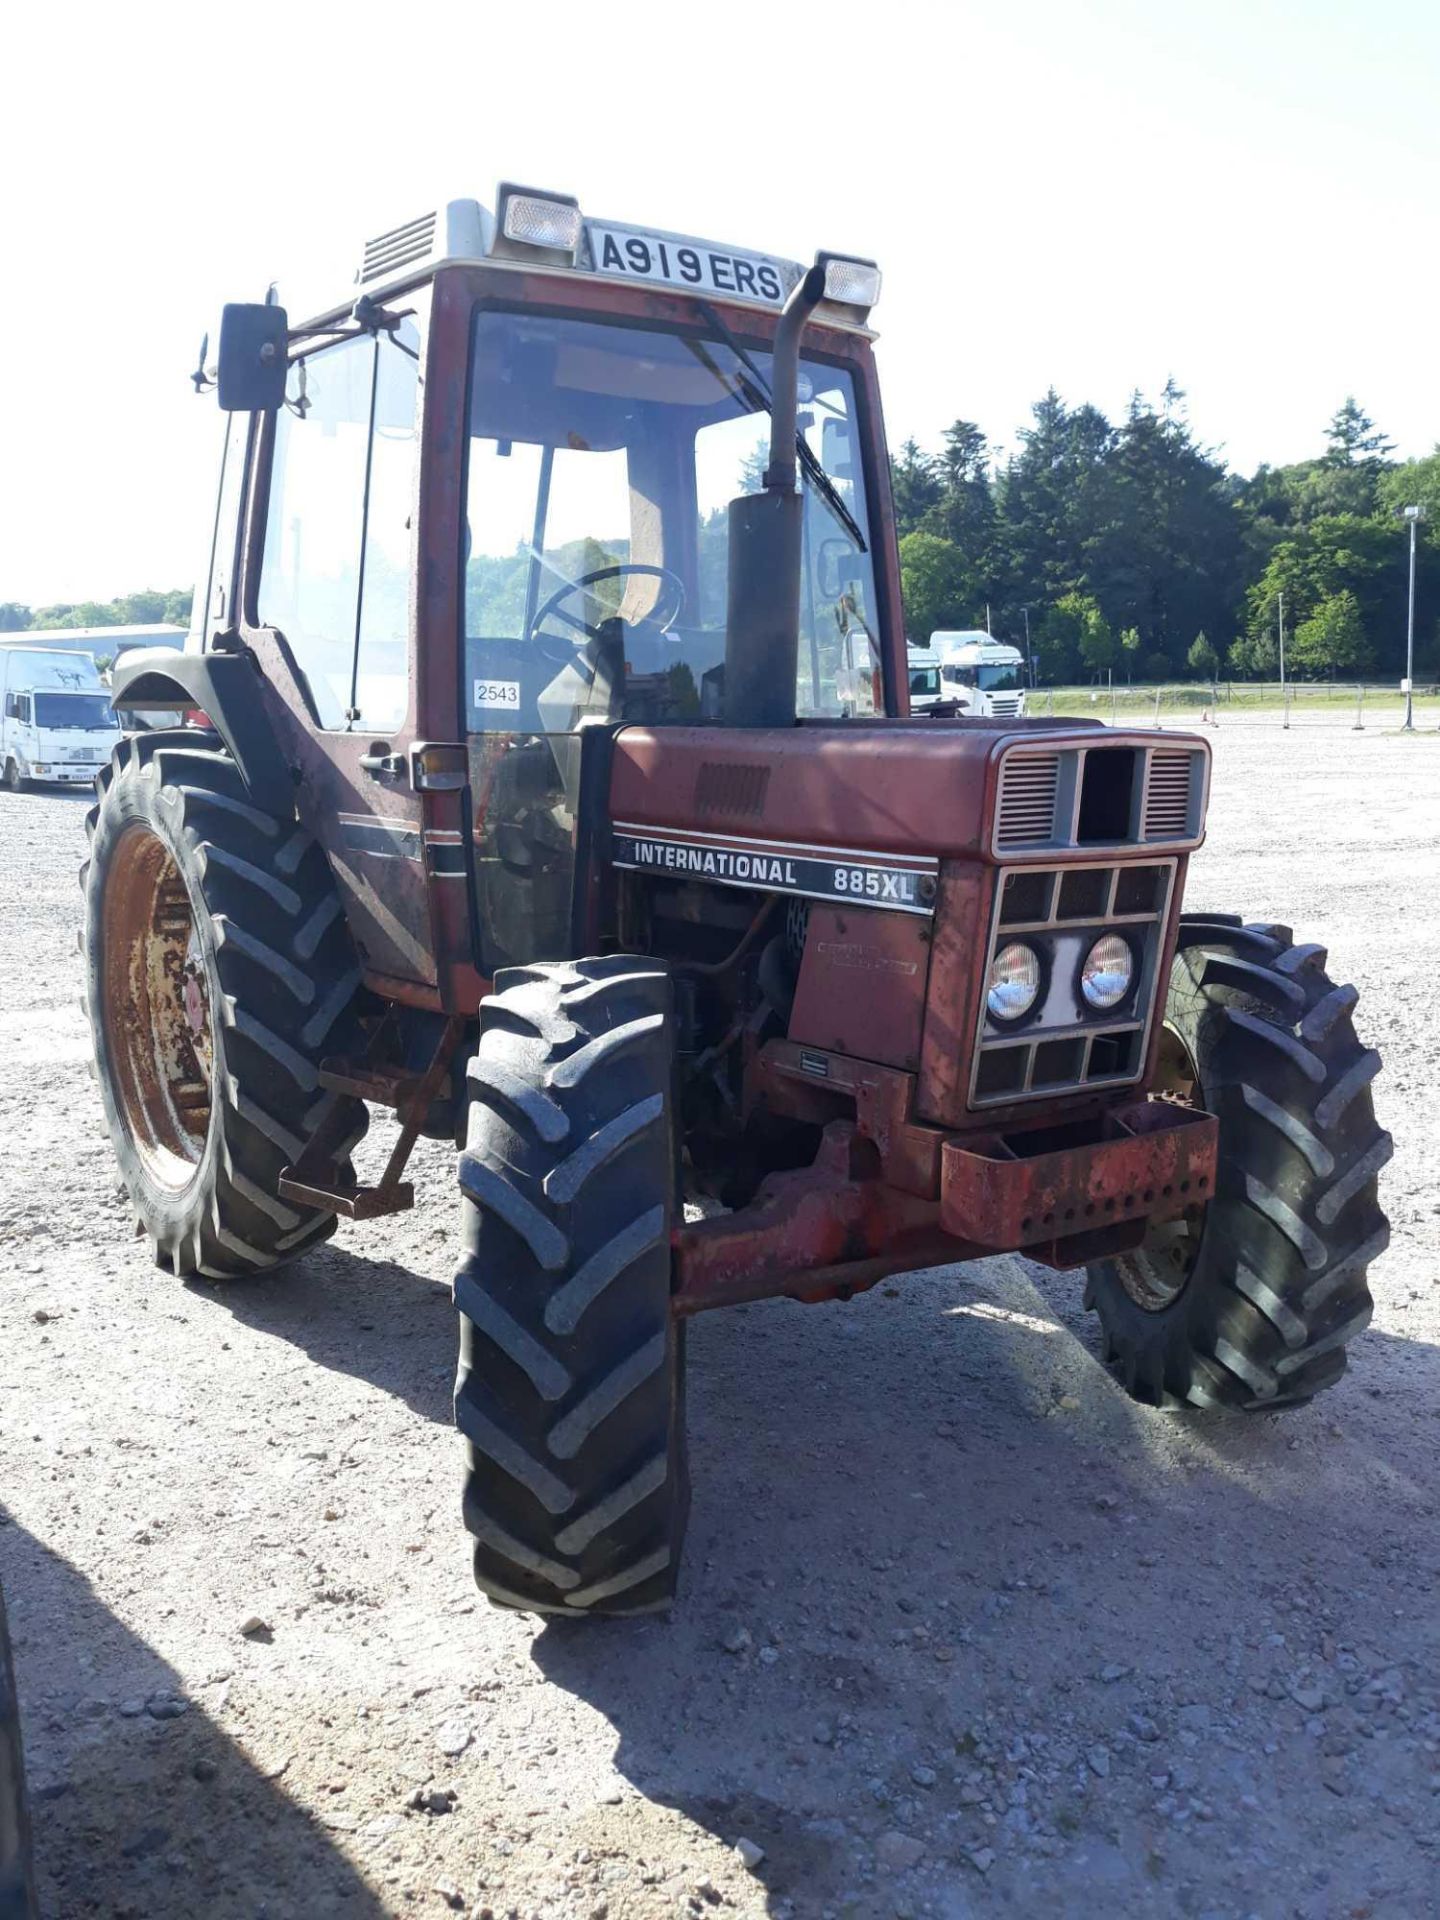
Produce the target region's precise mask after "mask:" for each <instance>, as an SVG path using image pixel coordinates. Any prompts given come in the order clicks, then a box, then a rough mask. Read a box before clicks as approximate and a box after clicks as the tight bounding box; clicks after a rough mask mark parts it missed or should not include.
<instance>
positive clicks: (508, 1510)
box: [455, 956, 689, 1618]
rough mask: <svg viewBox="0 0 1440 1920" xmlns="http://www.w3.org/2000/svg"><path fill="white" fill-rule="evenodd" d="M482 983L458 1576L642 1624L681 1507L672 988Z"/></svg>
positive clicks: (513, 1601) (460, 1383)
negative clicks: (461, 1572) (470, 1574)
mask: <svg viewBox="0 0 1440 1920" xmlns="http://www.w3.org/2000/svg"><path fill="white" fill-rule="evenodd" d="M495 984H496V988H497V991H496V993H495V994H494V995H493V997H492V998H490V999H488V1000H486V1001H485V1002H484V1004H483V1005H482V1007H481V1009H480V1043H479V1047H478V1049H477V1052H476V1054H475V1057H474V1059H473V1060H472V1062H471V1064H470V1069H469V1092H470V1102H471V1105H470V1119H469V1134H468V1141H467V1145H466V1149H465V1152H464V1154H463V1156H462V1158H461V1162H460V1185H461V1189H462V1192H463V1194H464V1202H463V1205H464V1217H465V1240H466V1254H465V1259H464V1262H463V1264H462V1265H461V1267H460V1270H459V1272H458V1274H457V1275H456V1279H455V1304H456V1307H457V1308H458V1309H459V1314H460V1365H459V1371H458V1374H457V1378H456V1387H455V1420H456V1424H457V1425H458V1427H459V1428H460V1431H461V1432H462V1433H463V1434H464V1435H465V1438H466V1441H467V1443H468V1445H467V1458H468V1473H467V1477H466V1483H465V1496H464V1513H465V1524H466V1526H467V1527H468V1529H469V1530H470V1532H471V1533H472V1534H473V1535H474V1537H475V1578H476V1581H477V1583H478V1584H479V1586H480V1587H481V1589H482V1590H483V1591H484V1592H485V1593H486V1594H488V1595H489V1597H490V1598H491V1600H492V1601H494V1602H495V1603H496V1604H497V1605H500V1606H505V1607H512V1608H520V1609H524V1610H528V1611H533V1612H542V1613H558V1614H564V1615H569V1616H570V1617H572V1618H573V1617H575V1616H577V1615H583V1614H634V1613H650V1612H655V1611H658V1610H661V1609H663V1608H665V1607H667V1606H668V1605H669V1604H670V1601H671V1599H672V1598H673V1595H674V1591H675V1578H676V1574H677V1571H678V1568H679V1560H680V1546H681V1540H682V1537H683V1534H684V1528H685V1519H686V1513H687V1509H688V1505H689V1483H688V1479H687V1475H686V1462H685V1432H684V1389H683V1381H684V1354H683V1340H682V1334H683V1329H682V1328H680V1327H679V1326H678V1324H677V1323H676V1321H675V1320H674V1318H673V1316H672V1314H671V1311H670V1290H671V1271H670V1231H671V1225H672V1222H673V1221H674V1219H675V1216H676V1210H677V1204H678V1203H677V1198H676V1190H677V1155H676V1145H675V1118H674V1114H675V1108H674V1100H673V1090H672V1079H673V1072H674V1057H673V1039H672V1032H671V1021H672V996H671V984H670V976H669V974H668V972H666V971H665V969H664V967H663V965H662V964H661V963H660V962H658V961H653V960H644V959H632V958H628V957H625V956H617V957H614V958H609V959H603V960H579V961H576V962H575V963H574V964H573V965H572V964H562V965H539V966H530V967H516V968H509V969H506V970H504V971H502V972H501V973H500V974H498V975H497V976H496V983H495Z"/></svg>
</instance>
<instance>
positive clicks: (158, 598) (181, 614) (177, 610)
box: [0, 587, 193, 633]
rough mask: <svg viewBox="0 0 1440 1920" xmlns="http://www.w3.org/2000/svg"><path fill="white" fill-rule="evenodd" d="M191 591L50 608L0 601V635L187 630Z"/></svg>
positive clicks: (63, 602) (151, 591)
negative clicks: (91, 629) (127, 629)
mask: <svg viewBox="0 0 1440 1920" xmlns="http://www.w3.org/2000/svg"><path fill="white" fill-rule="evenodd" d="M192 598H193V590H192V589H191V588H190V587H176V588H175V590H174V591H173V592H172V593H157V592H156V591H155V590H154V589H153V588H147V589H146V590H145V591H144V592H142V593H122V594H121V595H120V597H119V599H118V600H79V601H75V600H61V601H57V602H56V604H55V605H54V606H51V607H27V606H26V605H25V604H24V603H23V602H22V601H19V600H0V633H31V632H36V633H42V632H45V631H46V630H47V629H48V630H49V631H51V632H53V631H54V630H55V629H56V628H57V627H158V626H161V625H164V626H170V627H188V626H189V624H190V602H191V599H192Z"/></svg>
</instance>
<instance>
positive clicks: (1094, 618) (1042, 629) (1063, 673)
mask: <svg viewBox="0 0 1440 1920" xmlns="http://www.w3.org/2000/svg"><path fill="white" fill-rule="evenodd" d="M1033 633H1034V644H1035V657H1036V660H1037V661H1038V663H1039V667H1040V672H1041V675H1042V676H1043V677H1044V678H1045V679H1046V680H1049V681H1052V682H1054V683H1056V684H1060V683H1063V682H1064V681H1066V680H1073V679H1075V678H1076V677H1077V676H1078V675H1079V673H1080V672H1081V671H1082V670H1083V671H1086V672H1089V673H1091V674H1095V673H1103V672H1104V671H1105V669H1106V668H1107V667H1113V666H1114V664H1115V662H1116V660H1117V659H1118V657H1119V645H1118V643H1117V641H1116V639H1115V635H1114V633H1113V632H1112V631H1111V628H1110V626H1109V624H1108V622H1107V621H1106V619H1105V616H1104V614H1103V613H1102V612H1101V611H1100V608H1099V607H1098V606H1097V604H1096V603H1095V601H1094V600H1092V599H1091V598H1090V596H1089V595H1088V594H1085V593H1062V594H1061V595H1060V597H1059V599H1058V600H1056V601H1055V602H1054V604H1053V605H1052V606H1050V607H1047V608H1046V610H1045V614H1044V616H1043V618H1042V619H1041V620H1040V622H1039V624H1038V625H1037V626H1036V627H1035V628H1034V630H1033Z"/></svg>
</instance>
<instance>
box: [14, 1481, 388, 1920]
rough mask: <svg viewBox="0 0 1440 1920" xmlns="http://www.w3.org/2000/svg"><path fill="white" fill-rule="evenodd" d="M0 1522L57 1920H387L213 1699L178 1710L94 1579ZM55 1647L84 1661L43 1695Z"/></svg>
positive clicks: (149, 1655)
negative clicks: (209, 1708) (48, 1650)
mask: <svg viewBox="0 0 1440 1920" xmlns="http://www.w3.org/2000/svg"><path fill="white" fill-rule="evenodd" d="M0 1523H3V1524H0V1551H3V1556H4V1577H5V1593H6V1600H7V1604H8V1607H9V1612H10V1631H11V1636H12V1639H13V1641H14V1647H15V1666H16V1677H17V1682H18V1686H19V1693H20V1700H21V1706H22V1712H23V1714H24V1723H25V1743H26V1765H27V1769H28V1772H29V1777H30V1798H31V1806H32V1813H33V1819H34V1828H35V1855H36V1870H37V1874H38V1876H39V1894H40V1909H41V1915H42V1920H83V1916H85V1915H91V1914H94V1915H104V1916H106V1920H111V1917H112V1916H114V1917H116V1920H140V1916H146V1917H147V1920H149V1917H151V1916H153V1920H165V1917H166V1916H172V1915H175V1916H178V1915H195V1914H204V1915H205V1916H206V1917H207V1920H258V1917H259V1916H263V1920H329V1917H330V1916H334V1915H344V1916H346V1920H384V1916H385V1914H386V1911H387V1910H386V1908H385V1907H384V1906H383V1905H382V1904H381V1903H380V1901H379V1900H378V1898H377V1897H376V1895H375V1894H374V1893H373V1892H372V1891H371V1889H370V1888H369V1887H368V1886H367V1885H366V1884H365V1882H364V1880H363V1879H362V1878H361V1877H360V1874H359V1873H358V1871H357V1870H356V1869H355V1868H354V1867H353V1866H352V1865H351V1864H350V1862H349V1861H347V1860H346V1859H344V1858H343V1857H342V1855H340V1854H339V1853H338V1852H336V1850H335V1849H334V1847H333V1845H332V1844H331V1842H330V1841H329V1839H328V1838H327V1837H326V1836H325V1834H324V1833H323V1832H321V1831H320V1830H319V1829H317V1828H316V1827H315V1825H314V1824H313V1823H312V1821H311V1819H310V1816H309V1815H308V1814H307V1813H306V1812H305V1811H304V1810H303V1809H302V1808H300V1807H298V1806H296V1805H295V1804H294V1803H293V1802H292V1801H291V1800H290V1799H288V1798H287V1796H286V1795H285V1793H284V1792H283V1790H282V1789H281V1788H280V1787H279V1786H278V1785H277V1784H275V1783H274V1782H273V1781H270V1780H267V1779H266V1778H265V1777H264V1775H263V1774H262V1773H261V1772H260V1771H259V1770H258V1768H257V1767H256V1766H255V1764H254V1763H253V1761H251V1760H250V1759H249V1758H248V1757H247V1756H246V1755H245V1754H244V1753H243V1752H242V1751H241V1749H240V1748H239V1747H238V1746H237V1745H236V1744H235V1743H234V1741H233V1740H231V1738H230V1737H229V1735H228V1734H226V1733H225V1731H224V1730H223V1729H222V1728H221V1727H220V1726H218V1725H217V1724H216V1722H215V1721H214V1720H212V1719H211V1718H209V1716H208V1715H207V1714H206V1713H205V1712H204V1711H203V1710H202V1708H201V1706H200V1705H199V1703H198V1702H193V1701H192V1702H191V1703H190V1704H189V1705H188V1706H178V1704H177V1703H180V1702H182V1701H183V1700H184V1697H185V1696H184V1695H183V1693H182V1691H181V1686H180V1682H179V1679H178V1677H177V1675H176V1674H175V1672H174V1671H173V1669H172V1668H170V1667H169V1666H167V1665H166V1663H165V1661H164V1660H162V1659H161V1658H160V1656H159V1655H158V1654H157V1653H156V1652H155V1650H154V1649H153V1648H152V1647H150V1646H148V1645H147V1644H146V1643H145V1642H144V1641H143V1640H141V1639H139V1638H137V1637H136V1635H135V1634H133V1633H131V1632H130V1630H129V1629H128V1628H127V1627H125V1626H124V1625H122V1623H121V1622H120V1621H119V1620H117V1619H116V1617H115V1615H114V1614H113V1613H111V1612H110V1610H109V1609H108V1608H107V1607H106V1606H105V1605H104V1603H103V1602H102V1601H101V1600H100V1599H98V1598H97V1596H96V1594H95V1591H94V1589H93V1588H92V1587H91V1585H90V1583H89V1581H88V1580H86V1579H85V1577H84V1576H83V1575H82V1574H80V1573H79V1572H77V1571H76V1569H75V1568H74V1567H72V1566H71V1565H70V1564H69V1563H68V1561H65V1560H63V1559H61V1558H60V1557H59V1555H57V1554H54V1553H51V1552H50V1551H49V1549H48V1548H46V1547H44V1546H43V1545H42V1544H41V1543H40V1542H39V1541H38V1540H37V1539H35V1538H34V1536H33V1535H31V1534H30V1533H28V1532H26V1531H25V1530H24V1529H23V1528H21V1527H20V1526H18V1525H17V1524H16V1523H15V1522H14V1521H12V1520H10V1519H9V1517H8V1515H6V1514H5V1512H4V1510H3V1509H0ZM46 1642H55V1643H58V1644H60V1645H65V1646H70V1647H79V1648H83V1649H85V1652H84V1653H83V1654H82V1655H81V1657H80V1664H81V1670H79V1671H76V1670H73V1669H72V1670H70V1671H68V1672H67V1673H65V1675H64V1677H63V1681H62V1684H61V1685H59V1686H58V1687H55V1688H53V1689H51V1690H50V1692H49V1693H47V1694H44V1695H39V1694H38V1686H39V1682H38V1679H37V1674H38V1671H39V1660H38V1658H37V1652H38V1649H39V1648H40V1646H41V1645H42V1644H43V1643H46ZM52 1672H53V1668H52ZM222 1684H223V1683H222V1682H219V1681H218V1680H217V1683H216V1684H215V1686H214V1687H213V1688H212V1689H210V1691H211V1693H212V1695H218V1693H219V1691H220V1686H221V1685H222ZM137 1706H138V1711H137ZM157 1710H158V1715H159V1717H157Z"/></svg>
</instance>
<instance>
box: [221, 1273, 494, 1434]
mask: <svg viewBox="0 0 1440 1920" xmlns="http://www.w3.org/2000/svg"><path fill="white" fill-rule="evenodd" d="M186 1289H187V1291H188V1292H189V1293H191V1294H192V1295H193V1296H194V1297H195V1298H196V1299H197V1300H203V1301H205V1302H207V1303H213V1304H214V1305H216V1306H219V1307H223V1308H224V1310H225V1311H226V1312H227V1313H231V1314H233V1315H234V1317H235V1318H236V1319H237V1320H240V1321H243V1323H244V1324H245V1325H246V1326H247V1327H253V1328H255V1329H256V1330H257V1331H258V1332H261V1333H267V1334H272V1335H273V1336H274V1337H275V1338H276V1339H277V1340H288V1341H289V1342H290V1343H291V1345H292V1346H295V1347H298V1348H299V1349H300V1351H301V1352H302V1353H306V1354H308V1355H309V1357H310V1358H311V1359H312V1360H313V1361H314V1362H315V1364H316V1365H317V1366H320V1367H325V1368H327V1369H328V1370H329V1371H330V1372H332V1373H348V1374H352V1375H353V1376H354V1377H355V1378H356V1379H358V1380H365V1381H368V1382H369V1383H370V1385H371V1386H374V1387H378V1388H380V1390H381V1391H382V1392H384V1393H389V1394H393V1395H394V1396H395V1398H396V1399H397V1400H403V1401H404V1403H405V1404H406V1406H408V1407H410V1408H411V1409H412V1411H414V1412H415V1413H418V1414H420V1415H422V1416H423V1417H424V1418H425V1419H427V1420H434V1421H436V1422H437V1423H438V1424H439V1425H441V1426H445V1427H449V1426H452V1425H453V1424H454V1421H453V1417H452V1413H451V1405H450V1400H451V1393H452V1390H453V1387H454V1380H455V1354H456V1350H457V1348H456V1333H455V1313H454V1308H453V1306H452V1304H451V1299H450V1288H449V1285H448V1283H444V1282H441V1281H438V1280H431V1279H428V1278H427V1277H426V1276H425V1275H424V1274H420V1273H414V1272H412V1271H411V1270H410V1269H409V1268H408V1267H402V1266H397V1265H396V1264H395V1262H394V1261H391V1260H370V1259H367V1258H366V1256H365V1255H364V1254H359V1253H352V1252H351V1251H350V1250H349V1249H348V1248H344V1247H335V1246H323V1247H319V1248H317V1249H316V1251H315V1252H314V1253H309V1254H306V1256H305V1257H304V1259H303V1260H297V1261H296V1262H295V1264H294V1265H293V1266H289V1267H282V1268H281V1269H280V1270H279V1271H278V1272H277V1273H274V1274H271V1275H266V1276H262V1277H260V1278H258V1279H255V1280H248V1281H234V1282H229V1283H227V1284H226V1285H224V1286H219V1287H217V1286H211V1285H210V1284H209V1283H208V1282H206V1281H203V1280H193V1281H188V1282H187V1283H186Z"/></svg>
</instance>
